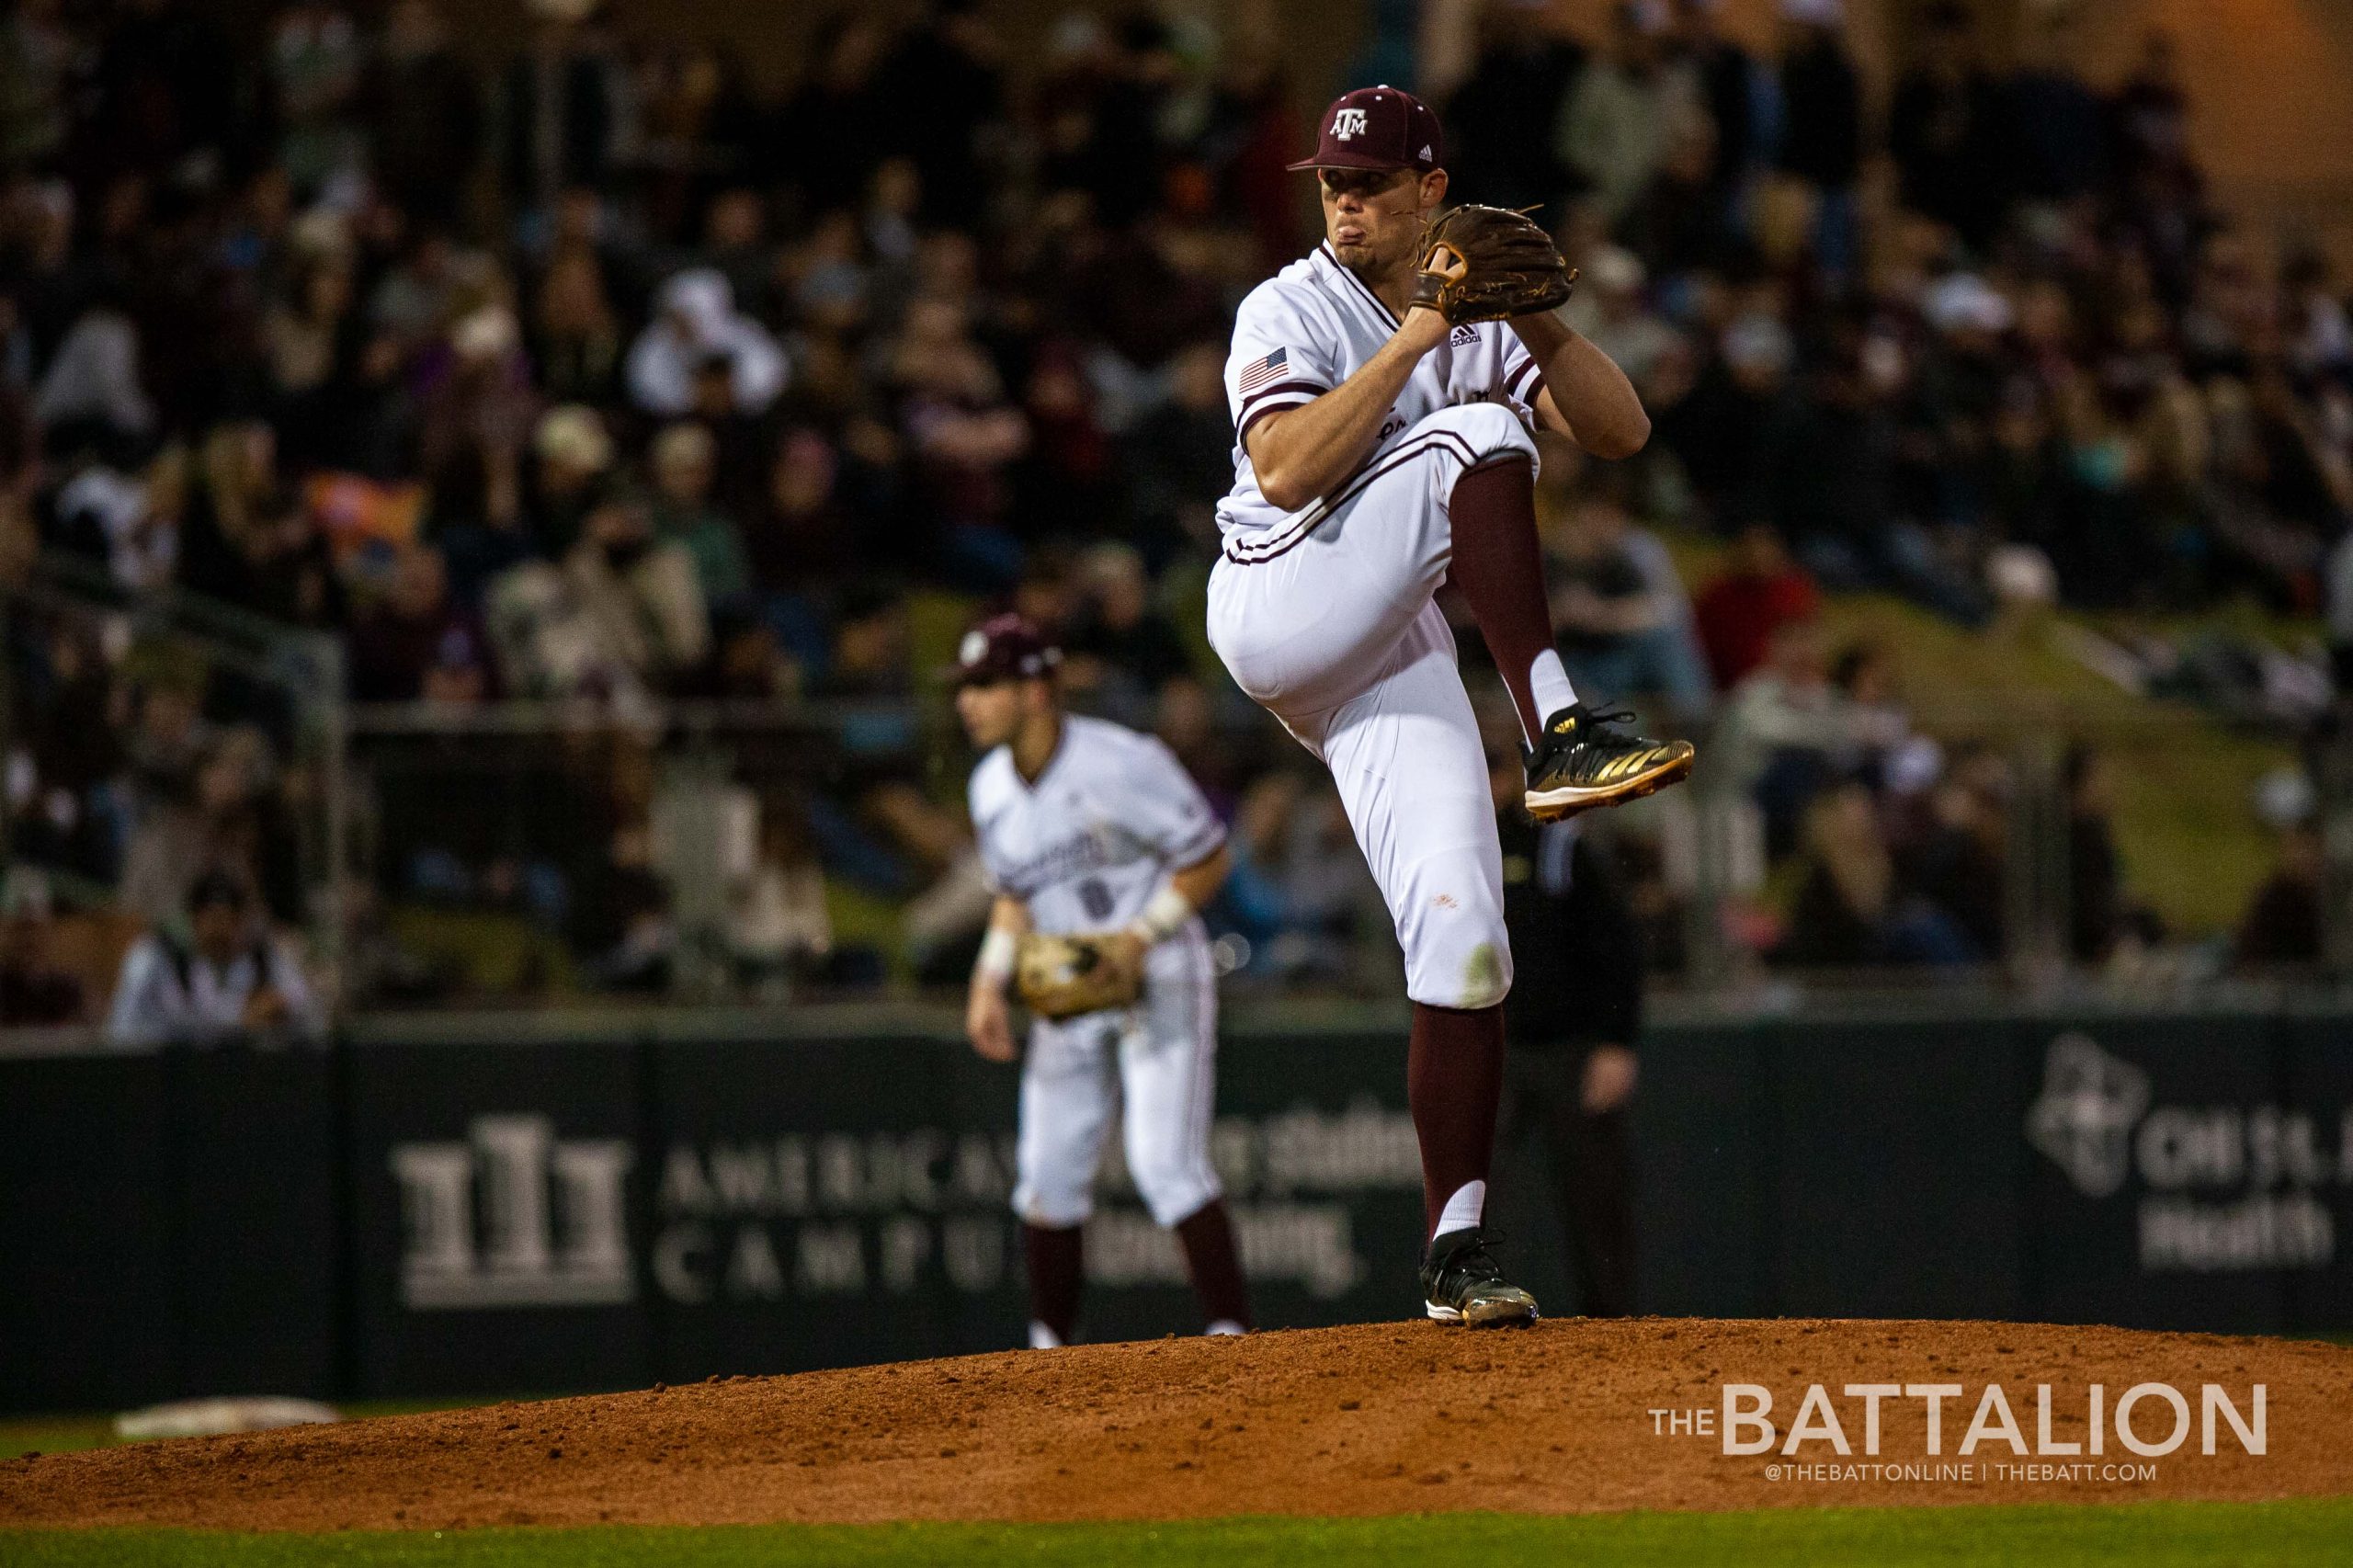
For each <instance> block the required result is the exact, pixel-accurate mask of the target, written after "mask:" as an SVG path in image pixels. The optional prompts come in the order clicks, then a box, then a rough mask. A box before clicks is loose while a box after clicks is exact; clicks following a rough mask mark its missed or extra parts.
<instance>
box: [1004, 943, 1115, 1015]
mask: <svg viewBox="0 0 2353 1568" xmlns="http://www.w3.org/2000/svg"><path fill="white" fill-rule="evenodd" d="M1141 947H1142V945H1141V944H1140V943H1138V942H1137V941H1136V940H1135V939H1134V938H1133V937H1122V936H1120V935H1118V934H1116V933H1106V934H1104V935H1101V936H1075V937H1048V936H1041V935H1040V934H1039V933H1037V932H1035V931H1032V932H1030V933H1029V934H1028V935H1026V936H1024V937H1022V938H1021V945H1020V947H1019V948H1018V949H1016V950H1015V952H1014V956H1013V986H1014V989H1015V990H1016V991H1017V992H1018V993H1020V995H1021V1000H1022V1001H1024V1002H1026V1003H1028V1004H1029V1010H1030V1011H1031V1012H1033V1013H1036V1014H1037V1015H1039V1016H1040V1017H1047V1018H1074V1017H1077V1016H1078V1015H1079V1014H1081V1013H1100V1012H1103V1011H1105V1010H1106V1009H1108V1008H1111V1007H1127V1006H1133V1005H1134V1004H1135V1002H1136V1000H1137V999H1138V998H1139V997H1141V996H1142V994H1143V964H1142V952H1141Z"/></svg>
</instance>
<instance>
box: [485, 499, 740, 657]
mask: <svg viewBox="0 0 2353 1568" xmlns="http://www.w3.org/2000/svg"><path fill="white" fill-rule="evenodd" d="M488 609H489V619H490V624H491V630H492V637H493V640H494V644H495V646H497V648H498V649H499V663H500V666H501V670H502V673H503V675H504V684H505V685H506V686H507V687H509V688H510V689H512V690H514V691H516V692H517V693H519V694H522V695H526V696H531V697H542V698H555V697H595V698H602V699H608V700H615V701H623V702H627V703H631V704H634V703H639V702H642V701H643V700H644V699H647V698H649V697H651V696H653V695H654V694H655V693H657V692H658V691H659V690H660V689H661V688H662V686H663V684H664V683H665V681H666V680H668V679H670V678H673V677H676V676H679V675H681V674H683V673H684V672H687V671H689V670H692V669H694V668H695V667H697V666H699V665H700V664H701V663H702V661H703V659H704V657H705V655H706V654H708V653H709V652H710V612H709V608H708V607H707V606H706V605H705V603H704V600H703V597H702V587H701V585H700V583H699V581H698V580H697V578H696V575H695V562H694V557H693V556H691V555H689V554H688V552H687V551H686V549H685V548H684V547H683V546H681V545H679V544H677V543H676V542H673V541H665V540H657V539H656V538H654V526H653V521H652V518H651V517H650V516H649V513H648V508H647V506H646V504H645V503H644V501H643V500H642V499H641V498H639V497H637V496H635V495H633V494H629V493H627V492H625V491H620V490H611V491H608V492H607V493H606V494H603V495H602V496H601V497H600V498H599V499H598V500H597V502H596V503H595V504H594V505H593V506H591V507H590V508H589V510H588V513H587V516H586V517H585V518H584V519H583V521H582V524H581V529H580V539H579V542H577V543H576V544H574V546H573V547H572V548H571V550H569V551H566V552H565V553H564V556H563V560H562V561H561V562H555V563H550V562H539V561H533V562H525V563H524V564H522V565H521V566H518V567H517V568H516V569H515V570H514V571H512V572H510V573H508V574H506V576H505V577H503V578H501V579H499V580H498V581H497V582H496V583H494V584H493V585H492V586H491V592H490V599H489V607H488Z"/></svg>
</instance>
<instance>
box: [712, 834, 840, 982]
mask: <svg viewBox="0 0 2353 1568" xmlns="http://www.w3.org/2000/svg"><path fill="white" fill-rule="evenodd" d="M727 943H728V949H729V951H730V954H731V955H732V956H733V959H734V961H735V963H736V965H737V967H738V969H739V970H740V971H743V972H744V974H745V977H746V978H749V979H751V980H754V981H762V980H767V979H771V978H786V977H790V976H792V975H794V974H801V975H808V974H811V973H813V972H814V971H817V970H818V969H819V968H820V967H821V966H822V965H823V963H824V960H825V959H826V957H827V956H828V955H829V954H831V952H832V951H833V946H834V930H833V922H832V919H831V917H830V916H829V915H827V913H826V909H825V874H824V868H823V867H821V866H820V865H819V864H818V861H817V857H816V852H815V849H814V847H813V846H812V844H811V843H810V840H809V835H808V824H807V822H806V820H805V816H804V814H803V813H802V812H800V811H798V810H797V809H795V808H793V807H791V806H789V805H787V804H785V803H783V802H780V801H779V802H775V803H772V804H771V805H770V806H769V807H767V809H765V810H763V811H762V812H761V813H760V830H759V853H758V858H757V859H756V862H755V863H754V866H753V868H752V871H751V874H750V875H749V876H748V877H747V878H745V880H744V881H743V882H742V883H741V884H740V885H739V886H737V887H736V888H735V889H734V890H733V905H732V908H731V911H730V914H729V918H728V927H727Z"/></svg>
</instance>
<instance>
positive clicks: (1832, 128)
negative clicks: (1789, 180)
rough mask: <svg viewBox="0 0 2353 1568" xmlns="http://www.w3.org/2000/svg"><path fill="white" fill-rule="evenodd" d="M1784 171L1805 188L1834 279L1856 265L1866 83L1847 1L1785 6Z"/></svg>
mask: <svg viewBox="0 0 2353 1568" xmlns="http://www.w3.org/2000/svg"><path fill="white" fill-rule="evenodd" d="M1781 16H1782V18H1783V25H1782V46H1781V74H1780V106H1779V107H1780V115H1781V140H1780V159H1779V162H1780V166H1781V168H1782V169H1783V170H1784V171H1785V172H1786V173H1788V174H1790V175H1791V176H1794V177H1796V178H1797V179H1799V180H1802V181H1803V182H1804V184H1805V186H1806V187H1807V189H1808V193H1809V195H1810V196H1811V197H1812V199H1813V208H1814V221H1813V244H1814V252H1815V255H1816V256H1817V258H1818V259H1819V260H1820V262H1821V264H1822V266H1823V267H1825V268H1826V269H1828V270H1829V271H1831V272H1833V273H1845V272H1847V271H1849V270H1851V269H1852V268H1853V267H1854V265H1855V261H1856V248H1857V241H1858V236H1857V234H1856V233H1855V216H1856V214H1855V180H1856V177H1857V176H1859V174H1860V173H1861V171H1862V155H1863V97H1862V78H1861V76H1860V74H1859V73H1858V72H1857V71H1856V69H1855V62H1854V60H1853V58H1852V57H1851V56H1849V55H1848V54H1847V44H1846V39H1845V37H1844V33H1845V29H1846V3H1845V0H1781Z"/></svg>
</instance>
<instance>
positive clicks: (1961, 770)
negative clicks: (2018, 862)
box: [1906, 750, 2014, 963]
mask: <svg viewBox="0 0 2353 1568" xmlns="http://www.w3.org/2000/svg"><path fill="white" fill-rule="evenodd" d="M2013 788H2014V785H2013V781H2012V779H2011V777H2010V765H2009V762H2008V759H2006V757H2003V756H2000V755H1999V754H1997V753H1995V752H1992V751H1986V750H1972V751H1965V752H1962V753H1961V754H1959V755H1957V756H1954V757H1953V759H1952V762H1951V766H1950V767H1949V768H1948V769H1947V771H1946V773H1945V776H1944V777H1943V778H1941V779H1940V780H1938V782H1937V784H1936V785H1935V786H1934V788H1933V789H1932V790H1931V791H1930V792H1929V795H1928V809H1929V822H1928V826H1927V831H1926V833H1925V834H1924V835H1922V836H1921V838H1920V840H1919V842H1917V843H1916V844H1915V845H1913V846H1911V847H1910V850H1909V853H1908V854H1907V856H1906V864H1907V867H1908V869H1909V870H1910V872H1911V875H1912V878H1913V881H1914V882H1915V885H1916V886H1917V887H1918V888H1919V889H1920V891H1921V892H1923V893H1925V894H1926V895H1927V897H1928V898H1929V899H1930V900H1932V901H1933V902H1934V903H1935V905H1936V906H1937V908H1938V910H1940V911H1941V912H1942V913H1943V914H1944V915H1946V916H1947V917H1949V923H1950V926H1951V932H1952V935H1953V937H1954V938H1955V939H1956V940H1958V941H1959V942H1960V943H1961V947H1962V948H1963V949H1964V952H1963V956H1965V957H1970V958H1974V959H1976V960H1980V961H1983V962H1989V963H1990V962H1993V961H1995V960H1999V959H2000V958H2001V957H2002V956H2003V954H2004V953H2005V952H2006V950H2007V942H2006V937H2007V934H2008V914H2009V912H2008V910H2007V909H2006V907H2005V903H2004V899H2005V895H2006V889H2007V887H2008V878H2007V875H2006V873H2007V869H2008V866H2009V830H2010V797H2011V793H2012V790H2013Z"/></svg>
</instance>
